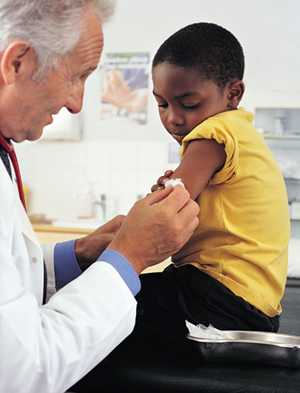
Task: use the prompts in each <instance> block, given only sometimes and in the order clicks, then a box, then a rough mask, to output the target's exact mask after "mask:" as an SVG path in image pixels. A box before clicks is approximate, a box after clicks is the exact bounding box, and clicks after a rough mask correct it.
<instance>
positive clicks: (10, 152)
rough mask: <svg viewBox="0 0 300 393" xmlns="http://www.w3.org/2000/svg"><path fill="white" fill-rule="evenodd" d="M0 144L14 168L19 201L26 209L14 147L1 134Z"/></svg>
mask: <svg viewBox="0 0 300 393" xmlns="http://www.w3.org/2000/svg"><path fill="white" fill-rule="evenodd" d="M0 145H1V146H2V147H3V149H4V150H5V151H6V153H7V154H8V155H9V158H10V160H11V162H12V166H13V168H14V172H15V175H16V179H17V186H18V191H19V196H20V199H21V202H22V204H23V206H24V208H25V210H26V203H25V197H24V191H23V184H22V178H21V173H20V168H19V164H18V160H17V156H16V152H15V149H14V147H13V145H12V144H11V143H10V142H8V141H7V140H6V139H4V138H3V136H2V135H0Z"/></svg>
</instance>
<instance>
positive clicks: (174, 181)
mask: <svg viewBox="0 0 300 393" xmlns="http://www.w3.org/2000/svg"><path fill="white" fill-rule="evenodd" d="M176 186H181V187H183V188H185V187H184V184H183V182H182V180H181V179H179V178H177V179H169V180H167V181H166V182H165V187H173V188H174V187H176Z"/></svg>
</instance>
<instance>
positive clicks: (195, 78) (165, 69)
mask: <svg viewBox="0 0 300 393" xmlns="http://www.w3.org/2000/svg"><path fill="white" fill-rule="evenodd" d="M152 78H153V94H154V97H155V99H156V101H157V103H158V109H159V115H160V119H161V121H162V123H163V125H164V127H165V128H166V130H167V131H168V132H169V134H171V136H172V137H173V138H174V139H175V140H176V141H177V142H178V143H181V141H182V139H183V138H184V136H185V135H187V134H188V133H189V132H190V131H191V130H192V129H193V128H195V126H197V125H198V124H199V123H201V122H203V121H204V120H206V119H207V118H208V117H211V116H213V115H215V114H217V113H220V112H224V111H226V110H228V109H229V106H228V105H229V104H230V102H229V99H228V97H229V98H230V91H229V87H225V88H220V87H219V86H218V85H217V84H216V83H215V82H214V81H212V80H208V79H202V78H201V75H200V74H199V71H198V70H195V69H194V68H183V67H178V66H176V65H174V64H170V63H167V62H164V63H160V64H158V65H156V66H155V67H154V68H153V70H152Z"/></svg>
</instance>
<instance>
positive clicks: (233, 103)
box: [227, 80, 245, 109]
mask: <svg viewBox="0 0 300 393" xmlns="http://www.w3.org/2000/svg"><path fill="white" fill-rule="evenodd" d="M244 91H245V84H244V82H243V81H241V80H235V81H232V82H230V83H229V86H228V93H227V99H228V108H229V109H236V108H237V107H238V106H239V103H240V101H241V99H242V97H243V94H244Z"/></svg>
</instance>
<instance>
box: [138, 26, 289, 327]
mask: <svg viewBox="0 0 300 393" xmlns="http://www.w3.org/2000/svg"><path fill="white" fill-rule="evenodd" d="M243 73H244V55H243V49H242V47H241V45H240V43H239V42H238V41H237V39H236V38H235V37H234V36H233V35H232V34H231V33H230V32H229V31H227V30H225V29H224V28H222V27H220V26H218V25H215V24H212V23H195V24H192V25H189V26H187V27H185V28H183V29H181V30H179V31H177V32H176V33H175V34H173V35H172V36H171V37H169V38H168V39H167V40H166V41H165V42H164V43H163V44H162V45H161V47H160V48H159V49H158V51H157V53H156V55H155V57H154V60H153V67H152V75H153V86H154V88H153V94H154V96H155V99H156V101H157V103H158V107H159V115H160V119H161V121H162V124H163V125H164V127H165V128H166V130H167V131H168V132H169V133H170V134H171V136H172V137H173V138H174V139H175V140H176V141H177V142H178V143H179V144H180V145H181V155H182V160H181V163H180V165H179V166H178V167H177V169H176V170H175V171H174V172H172V171H169V172H166V173H165V175H164V176H162V177H161V178H160V179H159V180H158V186H163V185H164V182H165V180H166V179H168V178H180V179H181V180H182V182H183V183H184V185H185V187H186V188H187V190H188V191H189V192H190V195H191V198H193V199H194V200H196V201H197V202H198V203H199V206H200V214H199V220H200V224H199V227H198V228H197V230H196V231H195V233H194V235H193V237H192V238H191V239H190V241H189V242H188V243H187V244H186V245H185V246H184V247H183V249H182V250H181V251H180V252H179V253H178V254H177V255H174V256H173V262H174V264H172V265H171V266H170V267H169V268H167V270H166V271H164V272H163V273H161V274H159V273H158V274H153V275H146V274H145V275H142V290H141V293H140V294H139V295H138V302H139V312H138V317H137V329H138V326H139V321H140V323H142V325H143V326H144V328H145V329H148V328H149V327H150V329H151V328H152V329H155V330H156V331H158V330H159V329H162V327H163V326H166V325H167V324H169V325H170V326H171V329H168V331H169V330H172V333H171V334H174V335H184V334H185V332H186V330H185V326H184V321H185V320H189V321H191V322H193V323H195V324H198V323H202V324H205V325H208V324H212V325H213V326H214V327H216V328H218V329H224V330H261V331H271V332H276V331H277V330H278V327H279V315H280V313H281V305H280V300H281V298H282V296H283V293H284V287H285V280H286V272H287V250H288V241H289V235H290V232H289V230H290V226H289V215H288V202H287V195H286V190H285V186H284V181H283V178H282V175H281V173H280V170H279V168H278V167H277V164H276V162H275V161H274V159H273V156H272V154H271V152H270V150H269V149H268V147H267V146H266V144H265V142H264V140H263V137H262V136H261V135H260V134H259V133H258V132H257V131H256V130H255V128H254V127H253V124H252V121H253V116H252V114H251V113H249V112H246V111H245V110H243V109H239V108H238V106H239V103H240V100H241V98H242V96H243V93H244V89H245V87H244V83H243V81H242V79H243ZM154 188H156V187H154Z"/></svg>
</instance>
